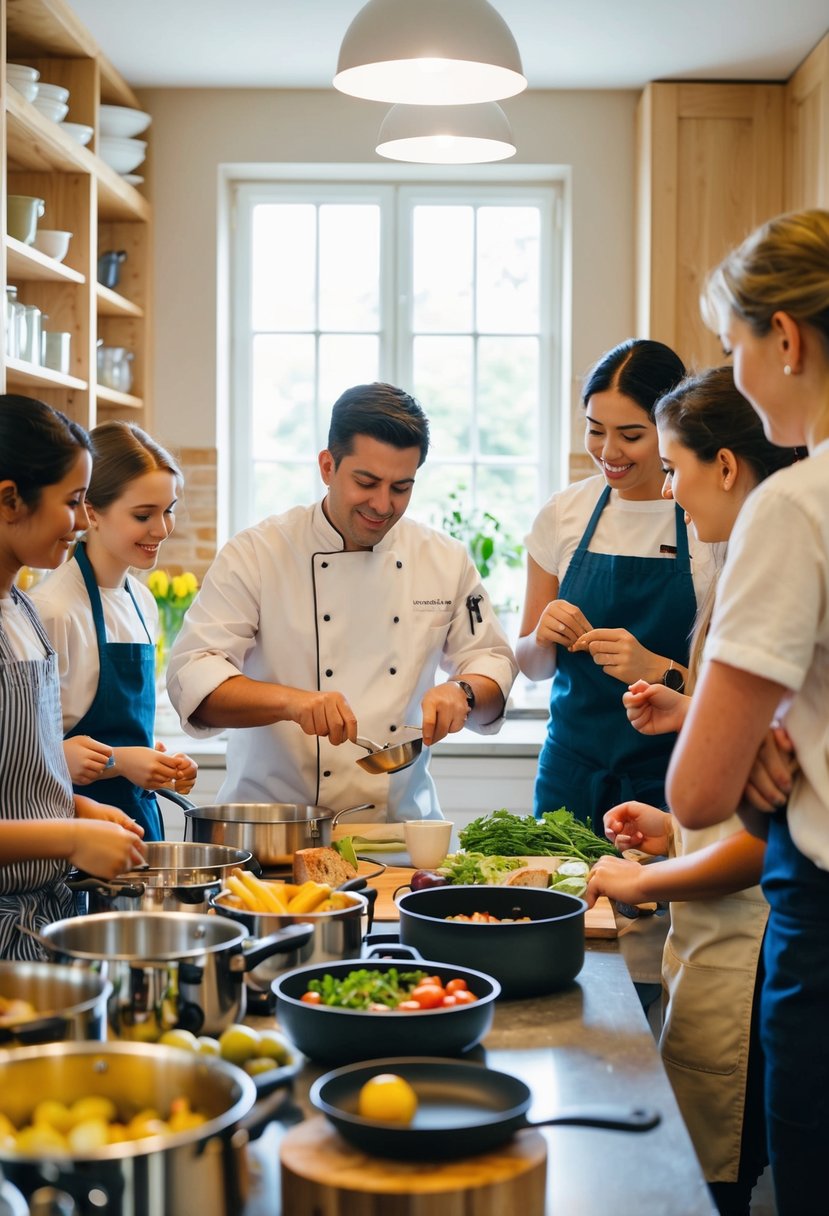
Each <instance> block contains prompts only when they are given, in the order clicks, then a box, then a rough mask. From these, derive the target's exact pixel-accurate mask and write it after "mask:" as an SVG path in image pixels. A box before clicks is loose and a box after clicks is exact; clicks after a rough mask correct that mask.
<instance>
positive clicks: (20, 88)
mask: <svg viewBox="0 0 829 1216" xmlns="http://www.w3.org/2000/svg"><path fill="white" fill-rule="evenodd" d="M39 79H40V72H39V71H38V70H37V68H29V67H26V65H25V64H24V63H7V64H6V80H7V81H8V82H9V84H10V85H11V86H12V88H13V89H16V90H17V92H18V93H22V94H23V96H24V97H25V98H26V100H27V101H34V99H35V98H36V97H37V94H38V83H37V82H38V80H39Z"/></svg>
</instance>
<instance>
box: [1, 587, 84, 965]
mask: <svg viewBox="0 0 829 1216" xmlns="http://www.w3.org/2000/svg"><path fill="white" fill-rule="evenodd" d="M12 598H13V599H14V600H15V601H16V602H17V603H18V604H19V605H20V607H21V608H22V609H23V611H24V612H25V613H26V615H27V616H28V617H29V620H30V621H31V623H32V627H33V628H34V630H35V632H36V633H37V636H38V638H39V639H40V642H41V644H42V645H43V651H44V658H43V659H34V660H32V659H28V660H27V659H18V658H17V656H16V655H15V652H14V650H13V649H12V646H11V643H10V641H9V639H8V637H7V636H6V634H5V632H4V630H3V621H2V612H0V820H3V819H17V820H20V819H71V818H73V817H74V814H75V808H74V803H73V800H72V784H71V781H70V778H69V770H68V768H67V765H66V760H65V758H64V755H63V731H62V723H61V709H60V681H59V678H58V669H57V655H56V654H55V651H54V650H53V648H52V646H51V644H50V642H49V639H48V637H47V636H46V632H45V630H44V628H43V626H42V625H41V623H40V620H39V619H38V616H37V613H36V612H35V610H34V608H33V607H32V605H31V603H30V602H29V600H28V599H27V598H26V596H25V595H23V594H22V593H21V592H19V591H18V590H17V589H16V588H12ZM0 831H2V823H0ZM69 869H70V865H69V863H68V862H66V861H63V860H57V859H45V858H42V859H39V860H33V861H19V862H13V863H11V864H9V865H0V958H5V959H39V958H42V957H43V954H42V951H41V950H40V947H39V946H38V944H37V942H36V941H35V940H34V939H33V938H31V937H28V936H26V934H24V933H21V932H20V930H19V928H18V924H20V923H22V924H24V925H25V926H26V927H27V928H29V929H33V930H35V931H38V930H40V929H42V928H43V926H44V925H48V924H51V923H52V922H53V921H56V920H62V919H63V918H64V917H66V916H70V915H71V914H72V911H73V898H72V892H71V891H70V890H69V888H68V887H67V886H66V885H65V883H64V882H63V881H62V880H63V878H64V877H65V876H66V874H67V873H68V871H69Z"/></svg>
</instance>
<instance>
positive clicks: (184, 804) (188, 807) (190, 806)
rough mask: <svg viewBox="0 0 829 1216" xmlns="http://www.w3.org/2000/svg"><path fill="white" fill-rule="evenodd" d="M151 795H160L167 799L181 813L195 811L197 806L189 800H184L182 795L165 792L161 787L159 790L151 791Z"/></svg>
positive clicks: (171, 791)
mask: <svg viewBox="0 0 829 1216" xmlns="http://www.w3.org/2000/svg"><path fill="white" fill-rule="evenodd" d="M153 793H154V794H161V795H162V797H164V798H168V799H169V800H170V802H174V803H175V804H176V806H178V807H181V809H182V810H183V811H194V810H195V809H196V805H197V804H196V803H195V802H191V801H190V799H189V798H185V797H184V794H179V793H177V792H176V790H167V789H164V787H163V786H162V787H161V789H158V790H153Z"/></svg>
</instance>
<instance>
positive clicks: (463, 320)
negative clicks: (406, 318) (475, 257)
mask: <svg viewBox="0 0 829 1216" xmlns="http://www.w3.org/2000/svg"><path fill="white" fill-rule="evenodd" d="M473 218H474V217H473V211H472V208H471V207H425V206H422V207H415V209H414V217H413V223H414V231H413V235H412V259H413V262H412V282H413V290H414V299H413V307H412V318H413V321H412V324H413V328H414V329H415V331H417V332H423V331H426V332H427V333H428V332H434V331H439V330H445V331H449V332H455V333H457V332H458V330H470V329H471V328H472V247H473V243H472V236H473Z"/></svg>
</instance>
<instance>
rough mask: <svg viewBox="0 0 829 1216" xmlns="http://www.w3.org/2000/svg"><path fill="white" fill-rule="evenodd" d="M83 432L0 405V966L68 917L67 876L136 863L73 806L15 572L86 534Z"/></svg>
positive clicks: (134, 850) (133, 836)
mask: <svg viewBox="0 0 829 1216" xmlns="http://www.w3.org/2000/svg"><path fill="white" fill-rule="evenodd" d="M89 449H90V443H89V437H88V435H87V434H86V431H84V429H83V427H80V426H78V424H77V423H76V422H72V421H70V419H68V418H67V417H65V415H63V414H61V413H59V412H58V411H57V410H54V409H52V407H51V406H48V405H44V404H43V402H41V401H33V400H30V399H29V398H28V397H18V396H13V395H12V396H9V395H4V396H0V958H19V959H26V958H28V959H34V958H39V957H40V949H39V947H38V945H37V942H36V941H35V939H34V938H33V937H31V936H29V935H28V934H25V933H21V932H20V928H19V926H20V925H22V926H23V927H24V928H26V929H30V930H32V931H34V932H37V931H39V930H40V929H42V928H43V926H44V925H47V924H49V923H50V922H52V921H55V920H60V919H62V918H63V917H65V916H69V915H70V914H71V913H72V910H73V897H72V893H71V891H70V890H69V888H68V887H67V886H66V884H65V882H64V881H63V879H64V877H65V876H66V874H67V873H68V871H69V870H70V868H71V867H72V865H75V866H77V867H79V868H81V869H85V870H87V871H89V872H90V873H92V874H96V875H98V876H100V877H103V878H112V877H113V876H114V875H115V874H118V873H120V872H122V871H124V870H128V869H130V868H131V867H132V866H133V865H137V864H140V862H141V861H142V860H143V852H142V849H141V829H140V828H139V827H137V826H136V825H135V824H134V823H132V821H131V820H130V818H129V817H128V816H127V815H125V814H124V812H123V811H120V810H118V809H116V808H115V807H110V806H102V805H101V804H99V803H97V802H93V801H92V800H91V799H89V798H83V797H79V796H76V797H74V798H73V794H72V786H71V784H70V779H69V772H68V769H67V767H66V761H65V759H64V756H63V750H62V745H61V744H62V731H61V720H60V686H59V682H58V675H57V659H56V656H55V652H54V650H53V649H52V646H51V645H50V642H49V639H48V637H47V635H46V633H45V631H44V629H43V626H42V624H41V622H40V620H39V618H38V616H37V613H36V612H35V610H34V608H33V607H32V605H31V603H30V601H29V600H28V598H27V597H26V596H25V595H24V594H23V593H22V592H21V591H19V590H18V589H17V587H15V585H14V583H15V579H16V577H17V575H18V574H19V572H20V570H21V568H22V567H23V566H34V567H36V568H38V569H49V568H51V567H54V566H59V565H60V564H61V563H62V562H64V561H65V560H66V556H67V553H68V552H69V547H70V545H71V544H72V542H73V541H74V540H75V537H76V535H77V532H78V531H79V530H81V529H82V528H84V527H85V526H86V522H87V517H86V510H85V507H84V496H85V494H86V489H87V485H88V482H89V475H90V470H91V468H92V458H91V456H90V450H89Z"/></svg>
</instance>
